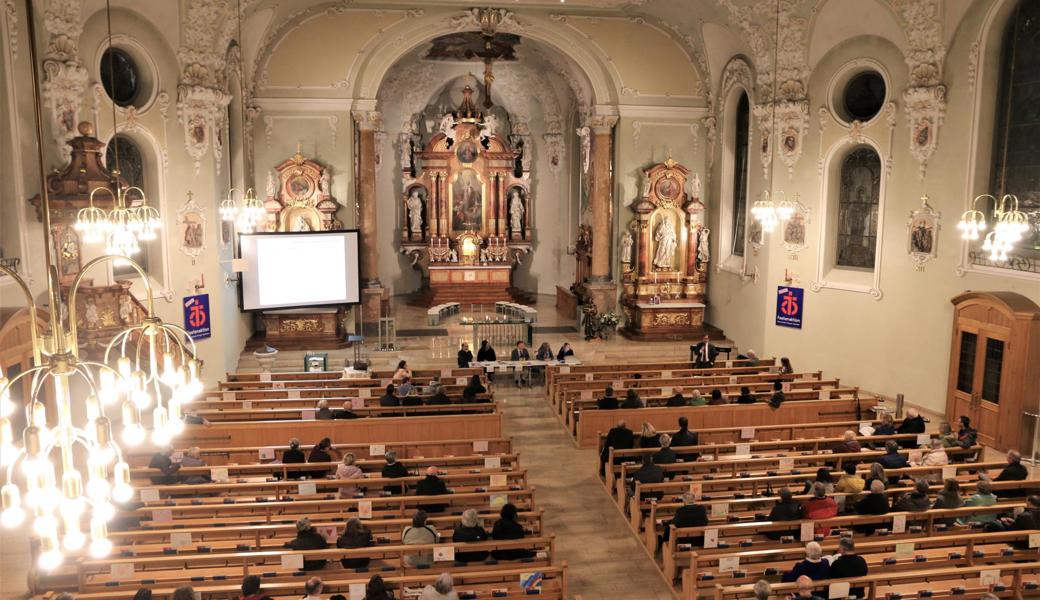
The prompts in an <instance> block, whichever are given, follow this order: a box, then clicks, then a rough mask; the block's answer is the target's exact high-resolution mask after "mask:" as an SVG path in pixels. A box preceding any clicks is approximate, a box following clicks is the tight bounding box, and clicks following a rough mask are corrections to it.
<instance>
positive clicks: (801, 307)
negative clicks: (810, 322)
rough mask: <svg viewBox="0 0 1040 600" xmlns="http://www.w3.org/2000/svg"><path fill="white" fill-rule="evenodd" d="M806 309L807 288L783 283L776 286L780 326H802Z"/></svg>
mask: <svg viewBox="0 0 1040 600" xmlns="http://www.w3.org/2000/svg"><path fill="white" fill-rule="evenodd" d="M804 311H805V290H803V289H802V288H796V287H791V286H787V285H781V286H779V287H777V288H776V324H777V325H778V326H780V327H791V328H794V329H801V328H802V316H803V313H804Z"/></svg>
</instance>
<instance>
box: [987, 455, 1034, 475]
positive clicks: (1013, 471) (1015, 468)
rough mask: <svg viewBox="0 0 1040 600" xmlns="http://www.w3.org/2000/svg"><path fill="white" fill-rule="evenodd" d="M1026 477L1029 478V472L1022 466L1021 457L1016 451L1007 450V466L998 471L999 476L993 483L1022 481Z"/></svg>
mask: <svg viewBox="0 0 1040 600" xmlns="http://www.w3.org/2000/svg"><path fill="white" fill-rule="evenodd" d="M1027 477H1029V471H1027V470H1026V468H1025V467H1024V466H1022V455H1021V454H1020V453H1019V452H1018V450H1008V453H1007V466H1006V467H1004V468H1003V469H1002V470H1001V471H1000V474H999V475H997V476H996V477H995V478H994V479H993V481H1023V480H1025V479H1026V478H1027Z"/></svg>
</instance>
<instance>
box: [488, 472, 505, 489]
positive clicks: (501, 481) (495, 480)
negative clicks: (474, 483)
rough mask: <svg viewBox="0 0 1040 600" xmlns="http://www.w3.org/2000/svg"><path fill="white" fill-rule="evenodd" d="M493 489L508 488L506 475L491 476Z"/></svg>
mask: <svg viewBox="0 0 1040 600" xmlns="http://www.w3.org/2000/svg"><path fill="white" fill-rule="evenodd" d="M490 485H491V487H506V474H505V473H495V474H494V475H492V476H491V483H490Z"/></svg>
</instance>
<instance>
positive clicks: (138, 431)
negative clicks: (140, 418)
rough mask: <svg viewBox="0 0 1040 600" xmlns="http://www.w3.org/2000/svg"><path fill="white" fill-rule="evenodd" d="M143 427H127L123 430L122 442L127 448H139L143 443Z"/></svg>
mask: <svg viewBox="0 0 1040 600" xmlns="http://www.w3.org/2000/svg"><path fill="white" fill-rule="evenodd" d="M144 438H145V431H144V427H141V426H140V425H127V426H126V427H125V428H123V441H124V442H126V444H127V445H128V446H139V445H140V444H141V442H143V441H144Z"/></svg>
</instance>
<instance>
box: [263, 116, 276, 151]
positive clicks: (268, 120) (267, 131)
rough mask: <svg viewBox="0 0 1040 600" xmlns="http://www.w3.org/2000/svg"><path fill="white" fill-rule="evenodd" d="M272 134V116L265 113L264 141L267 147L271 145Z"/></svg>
mask: <svg viewBox="0 0 1040 600" xmlns="http://www.w3.org/2000/svg"><path fill="white" fill-rule="evenodd" d="M273 135H274V117H272V116H270V115H267V116H266V117H264V141H265V142H266V143H267V147H268V148H270V147H271V137H272V136H273Z"/></svg>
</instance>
